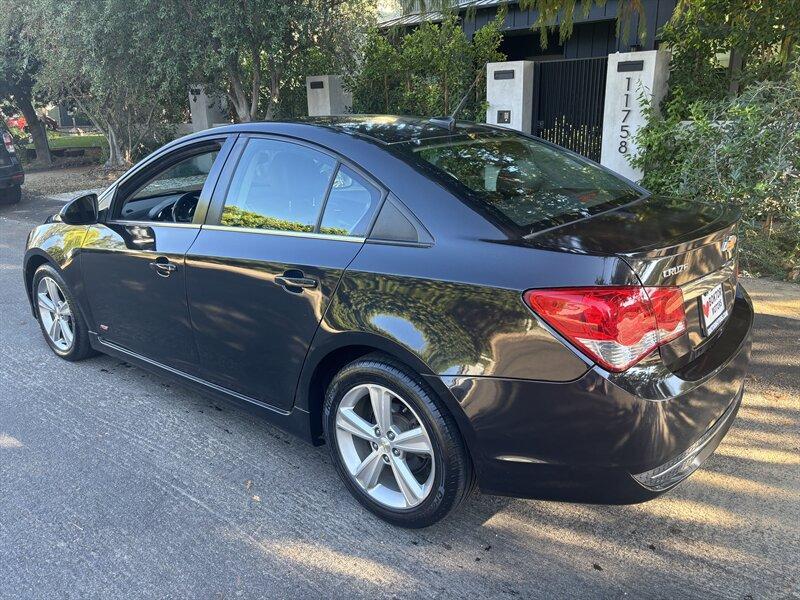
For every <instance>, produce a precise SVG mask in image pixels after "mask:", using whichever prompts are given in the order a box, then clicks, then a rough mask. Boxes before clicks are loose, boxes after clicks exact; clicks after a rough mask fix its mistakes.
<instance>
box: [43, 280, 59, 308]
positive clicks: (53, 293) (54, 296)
mask: <svg viewBox="0 0 800 600" xmlns="http://www.w3.org/2000/svg"><path fill="white" fill-rule="evenodd" d="M44 284H45V285H46V286H47V295H48V296H50V300H51V301H52V302H53V306H57V305H58V303H59V302H60V300H59V298H58V286H57V285H56V282H55V281H53V280H52V279H50V278H49V277H48V278H46V279H45V280H44Z"/></svg>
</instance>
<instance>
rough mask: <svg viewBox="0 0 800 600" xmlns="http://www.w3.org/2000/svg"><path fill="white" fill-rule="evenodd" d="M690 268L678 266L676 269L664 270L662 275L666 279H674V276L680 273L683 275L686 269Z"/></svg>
mask: <svg viewBox="0 0 800 600" xmlns="http://www.w3.org/2000/svg"><path fill="white" fill-rule="evenodd" d="M688 268H689V265H677V266H675V267H670V268H669V269H664V270H663V271H661V275H663V276H664V277H672V276H673V275H677V274H678V273H683V272H684V271H685V270H686V269H688Z"/></svg>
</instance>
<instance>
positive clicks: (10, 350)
mask: <svg viewBox="0 0 800 600" xmlns="http://www.w3.org/2000/svg"><path fill="white" fill-rule="evenodd" d="M58 206H59V204H57V203H54V202H52V201H45V200H44V199H41V198H32V197H30V196H29V197H27V198H25V200H23V203H22V204H21V205H20V206H18V207H8V206H2V207H0V309H1V310H2V313H1V314H0V598H17V597H26V598H27V597H37V598H58V597H103V598H112V597H115V598H121V597H125V598H139V597H141V598H155V597H160V598H163V597H175V596H180V597H199V598H223V597H225V598H227V597H245V598H249V597H281V598H283V597H352V598H357V597H397V598H411V597H413V598H429V597H446V598H462V597H490V598H503V597H525V598H528V597H531V598H551V597H554V596H559V597H566V596H569V597H610V598H613V597H623V596H630V597H662V598H675V597H700V596H703V597H726V598H751V597H752V598H787V597H795V598H797V597H800V566H798V565H799V564H800V451H799V447H800V427H799V425H800V401H799V400H798V398H800V286H792V285H782V284H773V283H770V282H765V281H759V280H749V281H747V282H746V283H745V286H746V287H748V288H749V289H750V290H751V291H752V292H753V296H754V298H755V300H756V304H757V309H758V313H759V314H758V317H757V331H756V340H755V346H754V364H753V375H752V377H750V378H749V381H748V386H747V393H746V395H745V398H744V402H743V406H742V409H741V411H740V412H739V417H738V419H737V421H736V423H735V424H734V426H733V428H732V430H731V431H730V433H729V434H728V437H727V438H726V439H725V441H724V442H723V443H722V445H721V446H720V448H719V449H718V451H717V452H716V454H715V455H714V456H713V457H712V458H711V459H710V460H709V461H708V462H707V463H706V464H705V465H704V466H703V468H702V469H701V470H700V471H698V472H697V473H695V474H694V475H693V476H692V477H691V478H690V479H689V480H688V481H686V482H684V483H683V484H682V485H681V486H679V487H678V488H677V489H676V490H673V491H672V492H671V493H669V494H668V495H666V496H663V497H662V498H659V499H657V500H654V501H651V502H649V503H645V504H641V505H635V506H586V505H576V504H559V503H548V502H539V501H531V500H515V499H507V498H497V497H489V496H481V495H476V496H475V497H473V498H472V499H471V500H470V501H469V503H468V504H467V505H466V506H465V507H464V508H462V510H461V511H460V512H458V513H456V514H455V515H452V516H451V517H450V518H449V519H448V520H446V521H444V522H443V523H440V524H439V525H437V526H435V527H432V528H429V529H426V530H422V531H405V530H401V529H395V528H393V527H390V526H388V525H385V524H383V523H382V522H381V521H379V520H377V519H376V518H374V517H372V516H371V515H370V514H369V513H367V512H366V511H364V510H363V509H361V508H360V507H359V505H358V504H357V503H356V502H355V501H354V500H352V499H351V498H350V496H349V495H348V493H347V492H346V490H345V489H344V487H343V486H342V485H341V484H340V482H339V481H338V479H337V477H336V475H335V473H334V471H333V468H332V466H331V464H330V461H329V459H328V457H327V451H326V449H325V448H312V447H310V446H307V445H305V444H304V443H302V442H300V441H297V440H295V439H293V438H291V437H290V436H288V435H286V434H284V433H282V432H280V431H278V430H276V429H274V428H272V427H270V426H268V425H267V424H265V423H264V422H262V421H259V420H257V419H254V418H253V417H251V416H249V415H247V414H246V413H244V412H241V411H239V410H238V409H234V408H231V407H229V406H227V405H217V404H214V403H213V402H212V401H209V400H208V399H206V398H203V397H199V396H197V395H195V394H194V393H192V392H190V391H188V390H186V389H184V388H181V387H180V386H178V385H176V384H173V383H170V382H168V381H167V380H165V379H162V378H160V377H156V376H153V375H150V374H148V373H146V372H144V371H142V370H139V369H138V368H136V367H132V366H130V365H127V364H125V363H122V362H120V361H118V360H115V359H112V358H109V357H98V358H93V359H90V360H87V361H84V362H82V363H78V364H73V363H67V362H65V361H62V360H60V359H58V358H57V357H56V356H54V355H53V354H52V353H51V352H50V351H49V349H48V347H47V346H46V345H45V343H44V341H43V340H42V339H41V334H40V331H39V329H38V326H37V324H36V322H35V321H34V320H33V318H32V317H31V314H30V312H29V310H28V305H27V303H26V301H25V294H24V291H23V288H22V279H21V274H20V264H21V259H22V252H23V246H24V243H25V238H26V235H27V232H28V230H29V229H30V227H31V226H32V225H33V224H35V223H38V222H41V221H42V220H43V219H44V217H45V216H46V215H47V214H49V213H50V212H54V211H55V210H56V209H57V208H58Z"/></svg>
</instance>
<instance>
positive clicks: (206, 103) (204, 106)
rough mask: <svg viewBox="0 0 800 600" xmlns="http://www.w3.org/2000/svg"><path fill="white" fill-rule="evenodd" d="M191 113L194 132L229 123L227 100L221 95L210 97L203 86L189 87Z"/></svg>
mask: <svg viewBox="0 0 800 600" xmlns="http://www.w3.org/2000/svg"><path fill="white" fill-rule="evenodd" d="M189 111H190V112H191V115H192V130H193V131H203V130H204V129H209V128H211V127H213V126H214V125H217V124H219V123H225V122H229V119H228V109H227V103H226V102H225V98H224V97H223V96H221V95H218V96H209V95H208V94H206V91H205V88H204V87H203V86H202V85H192V86H189Z"/></svg>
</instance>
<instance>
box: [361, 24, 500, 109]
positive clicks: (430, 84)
mask: <svg viewBox="0 0 800 600" xmlns="http://www.w3.org/2000/svg"><path fill="white" fill-rule="evenodd" d="M504 17H505V15H504V13H503V12H502V11H501V14H500V15H499V16H498V18H497V19H495V20H494V21H493V22H491V23H489V24H488V25H486V26H485V27H483V28H481V29H479V30H478V31H477V32H476V33H475V35H474V36H473V39H472V41H469V40H468V39H467V37H466V35H465V34H464V31H463V29H462V28H461V27H460V26H459V25H458V21H457V19H456V18H455V17H448V18H446V19H445V20H444V21H443V22H442V23H441V24H436V23H431V22H425V23H423V24H422V25H420V26H419V27H418V28H417V29H415V30H414V31H412V32H410V33H408V34H407V35H406V36H404V37H403V38H402V39H400V40H399V41H394V42H393V41H391V40H389V39H388V38H387V37H385V36H384V35H383V34H381V32H379V31H377V30H372V31H370V32H369V33H368V35H367V40H366V42H365V44H364V58H363V61H362V63H361V69H360V70H359V72H358V73H357V74H356V75H355V76H354V77H352V78H351V79H350V80H348V85H349V86H350V88H351V90H352V91H353V104H354V110H355V112H363V113H386V114H415V115H446V114H450V113H451V112H452V111H453V109H455V107H456V106H457V104H458V102H459V101H460V100H461V98H462V97H463V96H464V94H465V93H466V91H467V90H468V89H469V87H470V85H472V83H473V82H474V81H475V80H476V79H478V83H477V84H476V86H475V89H474V91H473V92H472V93H470V96H469V99H468V102H467V104H466V105H465V107H464V108H463V109H462V112H461V113H460V114H459V115H458V116H459V118H462V119H471V120H480V121H482V120H484V119H485V115H486V108H485V103H484V100H483V99H484V98H485V97H486V82H485V73H486V63H487V62H493V61H501V60H504V59H505V56H504V55H503V54H502V53H501V52H500V51H499V49H498V48H499V46H500V42H501V40H502V35H501V33H500V25H501V23H502V20H503V18H504Z"/></svg>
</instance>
